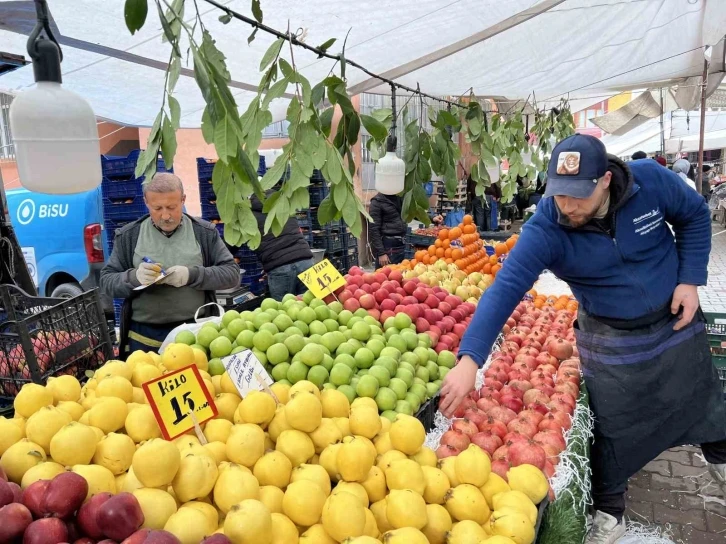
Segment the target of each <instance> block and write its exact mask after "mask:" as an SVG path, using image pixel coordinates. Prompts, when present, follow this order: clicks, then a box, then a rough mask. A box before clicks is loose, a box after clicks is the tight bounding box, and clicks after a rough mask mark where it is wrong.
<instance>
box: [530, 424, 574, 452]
mask: <svg viewBox="0 0 726 544" xmlns="http://www.w3.org/2000/svg"><path fill="white" fill-rule="evenodd" d="M532 440H534V441H535V442H537V443H538V444H539V445H540V446H542V447H544V446H550V447H553V448H556V449H557V450H558V451H557V453H560V452H561V451H563V450H564V449H565V447H566V444H565V439H564V438H563V436H562V434H561V433H559V432H557V431H553V430H551V429H545V430H542V431H539V432H538V433H537V434H535V435H534V436H533V437H532Z"/></svg>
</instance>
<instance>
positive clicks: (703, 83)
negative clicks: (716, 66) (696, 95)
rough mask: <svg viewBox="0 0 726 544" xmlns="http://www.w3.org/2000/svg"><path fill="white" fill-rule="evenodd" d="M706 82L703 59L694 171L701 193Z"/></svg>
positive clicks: (706, 66) (697, 187)
mask: <svg viewBox="0 0 726 544" xmlns="http://www.w3.org/2000/svg"><path fill="white" fill-rule="evenodd" d="M707 83H708V61H707V60H704V61H703V77H702V78H701V135H700V137H699V140H698V171H697V172H696V189H698V194H701V173H702V172H703V146H704V140H705V137H706V85H707Z"/></svg>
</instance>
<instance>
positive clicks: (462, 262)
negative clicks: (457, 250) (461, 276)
mask: <svg viewBox="0 0 726 544" xmlns="http://www.w3.org/2000/svg"><path fill="white" fill-rule="evenodd" d="M454 264H455V265H456V267H457V268H460V269H461V270H464V267H465V266H466V265H465V264H464V261H462V260H461V259H456V260H455V261H454Z"/></svg>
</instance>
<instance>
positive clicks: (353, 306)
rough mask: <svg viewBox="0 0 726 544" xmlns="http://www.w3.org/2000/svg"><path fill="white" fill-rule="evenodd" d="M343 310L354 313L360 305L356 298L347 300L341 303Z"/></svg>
mask: <svg viewBox="0 0 726 544" xmlns="http://www.w3.org/2000/svg"><path fill="white" fill-rule="evenodd" d="M364 294H365V293H364ZM343 308H345V309H346V310H348V311H349V312H355V311H356V310H357V309H358V308H360V303H359V302H358V300H357V299H356V298H349V299H348V300H346V301H345V302H344V303H343Z"/></svg>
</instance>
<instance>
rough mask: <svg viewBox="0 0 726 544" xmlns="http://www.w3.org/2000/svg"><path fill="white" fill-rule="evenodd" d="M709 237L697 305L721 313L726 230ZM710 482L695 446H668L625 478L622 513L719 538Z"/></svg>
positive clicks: (708, 539) (723, 523)
mask: <svg viewBox="0 0 726 544" xmlns="http://www.w3.org/2000/svg"><path fill="white" fill-rule="evenodd" d="M721 232H723V234H720V233H721ZM711 240H712V249H711V258H710V261H709V267H708V268H709V278H708V286H707V287H703V288H701V289H700V290H699V295H700V299H701V305H702V307H703V309H704V311H706V312H723V313H726V231H725V230H724V229H723V228H722V227H720V226H719V225H717V224H715V223H714V224H713V237H712V239H711ZM710 482H711V478H710V477H709V475H708V472H707V468H706V465H705V462H704V459H703V457H702V455H701V450H700V449H699V448H696V447H692V446H683V447H679V448H673V449H671V450H669V451H666V452H664V453H663V454H662V455H661V456H660V457H658V458H657V459H656V460H654V461H652V462H650V463H649V464H648V465H647V466H646V467H645V468H644V469H643V470H642V471H641V472H639V473H638V474H636V475H635V476H634V477H633V478H631V479H630V482H629V484H628V486H629V489H628V493H627V495H626V501H627V506H628V509H627V512H626V516H627V518H628V520H629V521H634V522H640V523H644V524H646V525H651V526H658V527H660V528H661V529H663V530H664V532H665V533H667V534H668V535H669V536H670V538H671V539H672V540H673V541H674V542H676V543H685V544H707V543H708V544H711V543H717V542H718V543H721V544H723V543H725V542H726V505H724V504H723V503H724V502H726V500H725V499H726V497H722V496H720V495H719V492H718V490H717V488H716V487H715V486H714V485H713V484H711V483H710ZM704 497H716V498H717V500H718V499H719V498H720V499H721V502H715V501H712V500H708V499H705V500H704Z"/></svg>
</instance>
